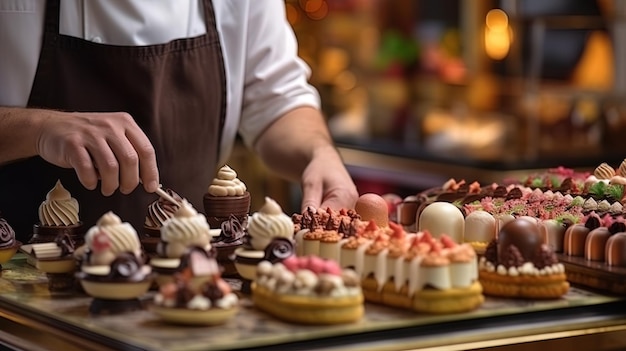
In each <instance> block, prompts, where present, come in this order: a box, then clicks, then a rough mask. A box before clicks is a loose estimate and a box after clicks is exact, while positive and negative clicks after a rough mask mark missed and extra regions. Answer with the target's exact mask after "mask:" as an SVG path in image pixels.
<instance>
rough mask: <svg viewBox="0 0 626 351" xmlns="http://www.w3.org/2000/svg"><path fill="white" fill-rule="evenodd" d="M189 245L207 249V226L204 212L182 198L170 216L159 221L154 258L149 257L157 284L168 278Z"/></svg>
mask: <svg viewBox="0 0 626 351" xmlns="http://www.w3.org/2000/svg"><path fill="white" fill-rule="evenodd" d="M192 247H198V248H201V249H203V250H205V251H206V252H210V251H211V235H210V227H209V224H208V223H207V221H206V218H205V217H204V215H203V214H201V213H198V211H196V210H195V209H194V208H193V206H192V205H191V204H190V203H189V202H188V201H187V200H185V199H183V200H182V201H181V203H180V207H179V208H178V210H177V211H176V212H175V213H174V215H173V216H172V217H171V218H169V219H168V220H166V221H165V223H163V226H162V227H161V241H160V242H159V243H158V245H157V247H156V253H157V257H153V258H152V259H151V260H150V265H151V266H152V268H153V270H154V271H155V272H156V273H157V274H158V276H157V283H158V284H159V285H161V284H164V283H166V282H168V281H170V280H171V277H172V275H173V274H174V273H175V272H176V271H177V270H178V269H179V268H180V264H181V260H180V258H181V257H182V256H183V255H184V254H185V253H186V252H187V251H188V250H189V249H190V248H192Z"/></svg>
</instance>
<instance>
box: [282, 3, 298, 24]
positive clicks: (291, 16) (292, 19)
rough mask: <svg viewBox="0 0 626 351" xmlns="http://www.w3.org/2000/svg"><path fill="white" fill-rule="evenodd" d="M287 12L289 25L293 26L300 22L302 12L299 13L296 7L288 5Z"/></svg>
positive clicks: (286, 6)
mask: <svg viewBox="0 0 626 351" xmlns="http://www.w3.org/2000/svg"><path fill="white" fill-rule="evenodd" d="M285 10H286V12H287V21H289V24H291V25H292V26H293V25H295V24H296V23H298V22H299V21H300V11H298V9H297V8H296V7H295V6H293V5H292V4H286V5H285Z"/></svg>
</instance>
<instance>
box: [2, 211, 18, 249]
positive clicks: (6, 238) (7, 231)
mask: <svg viewBox="0 0 626 351" xmlns="http://www.w3.org/2000/svg"><path fill="white" fill-rule="evenodd" d="M13 245H15V232H14V231H13V228H11V226H10V225H9V223H8V222H7V221H6V220H5V219H4V218H0V247H11V246H13Z"/></svg>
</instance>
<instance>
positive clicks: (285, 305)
mask: <svg viewBox="0 0 626 351" xmlns="http://www.w3.org/2000/svg"><path fill="white" fill-rule="evenodd" d="M252 301H253V302H254V304H255V306H257V307H258V308H259V309H260V310H262V311H265V312H267V313H269V314H271V315H273V316H275V317H277V318H280V319H282V320H284V321H287V322H293V323H301V324H318V325H320V324H343V323H351V322H355V321H357V320H359V319H360V318H361V317H363V314H364V307H363V294H358V295H353V296H342V297H331V296H329V297H312V296H300V295H287V294H278V293H275V292H272V291H270V290H269V289H267V288H265V287H263V286H257V285H256V283H253V284H252Z"/></svg>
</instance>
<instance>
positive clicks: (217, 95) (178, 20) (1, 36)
mask: <svg viewBox="0 0 626 351" xmlns="http://www.w3.org/2000/svg"><path fill="white" fill-rule="evenodd" d="M284 13H285V8H284V2H283V1H282V0H262V1H259V0H254V1H253V0H248V1H243V0H238V1H231V0H223V1H222V0H214V1H211V0H185V1H183V0H168V1H158V2H153V1H147V0H126V1H104V0H97V1H95V0H92V1H84V0H64V1H63V2H60V1H59V0H48V1H45V0H24V1H2V2H0V48H2V49H1V50H2V51H1V52H0V211H2V214H3V216H4V217H5V218H6V219H7V221H8V222H9V223H11V225H12V226H13V227H14V228H15V230H16V233H17V235H18V237H19V238H20V239H22V240H26V239H27V238H28V237H30V235H31V234H32V225H33V224H34V223H36V222H37V207H38V205H39V203H40V202H41V201H42V200H43V198H44V197H45V194H46V193H47V191H49V190H50V189H51V188H52V187H53V186H54V183H55V182H56V180H57V179H61V181H62V183H63V185H64V186H65V187H66V188H68V189H70V191H71V192H72V195H73V196H74V197H76V198H77V199H78V201H79V203H80V204H81V209H80V215H81V219H82V220H83V222H85V223H87V225H92V224H93V223H94V222H95V220H96V219H97V218H98V217H99V216H100V215H102V213H104V212H105V211H108V210H113V211H114V212H116V213H118V214H119V215H120V216H121V217H123V218H124V219H125V220H128V221H129V222H131V223H132V224H133V225H135V226H136V227H140V226H141V225H142V223H143V219H144V216H145V211H146V210H145V209H146V206H147V204H148V203H149V202H150V201H151V200H153V199H154V195H151V194H150V193H152V192H154V191H155V190H156V188H157V187H158V184H160V183H162V184H163V185H164V186H166V187H169V188H172V189H174V190H175V191H176V192H178V193H179V194H180V195H181V196H183V197H185V198H187V199H189V200H190V201H191V202H192V203H193V204H194V206H195V207H196V208H202V205H201V199H202V195H203V194H204V193H205V192H206V189H207V187H208V184H209V182H210V181H211V180H212V178H213V177H214V176H215V171H216V167H217V166H218V165H220V164H223V163H224V162H225V161H226V160H227V159H228V156H229V154H230V152H231V150H232V147H233V144H234V141H235V138H236V135H237V134H239V135H240V136H241V138H242V140H243V141H244V142H245V144H246V145H247V146H249V147H251V148H252V149H254V150H255V151H256V152H257V153H258V154H259V156H260V157H261V159H262V160H263V161H264V162H265V164H266V165H267V166H268V167H269V168H270V169H271V170H273V171H276V172H277V173H278V174H280V175H282V176H283V177H285V178H286V179H290V180H293V181H299V182H300V183H301V185H302V190H303V198H302V206H303V208H305V207H306V206H309V205H311V206H314V207H320V206H322V207H326V206H330V207H331V208H341V207H348V208H351V207H353V206H354V202H355V201H356V198H357V196H358V194H357V191H356V187H355V186H354V183H353V182H352V180H351V178H350V176H349V174H348V172H347V171H346V169H345V167H344V165H343V163H342V160H341V158H340V156H339V155H338V153H337V151H336V149H335V148H334V145H333V143H332V139H331V137H330V135H329V132H328V130H327V128H326V124H325V121H324V118H323V116H322V114H321V113H320V110H319V97H318V94H317V92H316V90H315V89H314V88H313V87H312V86H311V85H309V84H308V83H307V79H308V75H309V68H308V67H307V66H306V65H305V64H304V63H303V62H302V61H301V60H300V59H299V58H298V56H297V44H296V40H295V37H294V35H293V32H292V30H291V28H290V26H289V24H288V22H287V21H286V18H285V16H284ZM141 182H142V183H143V186H142V187H143V189H141V186H138V185H139V184H140V183H141Z"/></svg>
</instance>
